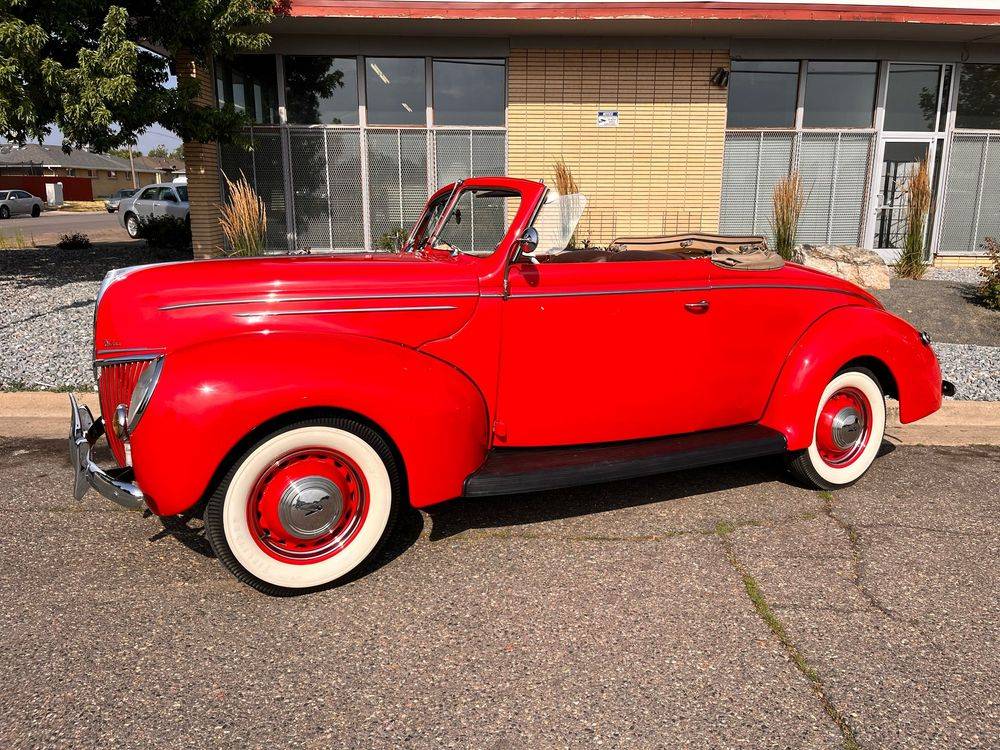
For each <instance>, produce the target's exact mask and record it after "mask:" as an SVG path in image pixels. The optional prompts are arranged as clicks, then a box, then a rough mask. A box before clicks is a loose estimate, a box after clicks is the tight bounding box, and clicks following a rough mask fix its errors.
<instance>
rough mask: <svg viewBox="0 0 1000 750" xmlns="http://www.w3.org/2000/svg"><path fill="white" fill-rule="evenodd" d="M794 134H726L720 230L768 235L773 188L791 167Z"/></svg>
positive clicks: (743, 132) (757, 132)
mask: <svg viewBox="0 0 1000 750" xmlns="http://www.w3.org/2000/svg"><path fill="white" fill-rule="evenodd" d="M794 140H795V134H794V133H768V132H763V131H754V132H748V131H737V132H730V133H727V134H726V146H725V152H724V155H723V162H722V203H721V206H720V208H721V212H720V217H719V227H720V230H721V231H722V232H727V233H733V234H743V233H750V234H763V235H766V236H768V237H770V236H771V219H772V217H773V215H774V212H773V210H772V204H771V196H772V194H773V192H774V186H775V184H776V183H777V182H778V180H780V179H781V178H782V177H784V176H786V175H787V174H788V172H789V170H790V169H791V166H792V157H793V146H794Z"/></svg>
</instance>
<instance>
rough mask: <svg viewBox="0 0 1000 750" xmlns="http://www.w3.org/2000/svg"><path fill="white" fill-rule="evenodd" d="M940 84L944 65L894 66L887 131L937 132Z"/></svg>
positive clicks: (887, 105) (886, 120)
mask: <svg viewBox="0 0 1000 750" xmlns="http://www.w3.org/2000/svg"><path fill="white" fill-rule="evenodd" d="M940 83H941V66H940V65H926V64H913V63H902V64H901V63H892V64H891V65H890V66H889V90H888V92H887V94H886V99H885V126H884V129H885V130H899V131H917V132H925V131H926V132H929V133H930V132H934V130H935V129H936V128H937V114H938V89H939V88H940Z"/></svg>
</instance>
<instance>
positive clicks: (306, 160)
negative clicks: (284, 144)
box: [288, 128, 365, 252]
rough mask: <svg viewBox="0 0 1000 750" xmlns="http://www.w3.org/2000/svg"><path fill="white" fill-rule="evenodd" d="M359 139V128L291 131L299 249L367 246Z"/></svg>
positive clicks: (290, 144) (339, 249) (343, 249)
mask: <svg viewBox="0 0 1000 750" xmlns="http://www.w3.org/2000/svg"><path fill="white" fill-rule="evenodd" d="M360 144H361V132H360V130H358V129H355V128H298V129H294V128H293V129H290V130H289V131H288V146H289V148H288V151H289V154H290V155H291V170H290V171H291V184H292V189H293V191H294V196H295V246H296V248H297V249H298V250H304V249H306V248H309V249H310V250H312V251H325V252H350V251H358V250H364V247H365V240H364V223H363V219H362V207H361V204H362V194H361V146H360Z"/></svg>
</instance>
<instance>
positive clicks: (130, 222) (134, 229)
mask: <svg viewBox="0 0 1000 750" xmlns="http://www.w3.org/2000/svg"><path fill="white" fill-rule="evenodd" d="M125 231H126V232H128V236H129V237H131V238H132V239H133V240H134V239H136V238H138V237H139V217H137V216H136V215H135V214H127V215H126V216H125Z"/></svg>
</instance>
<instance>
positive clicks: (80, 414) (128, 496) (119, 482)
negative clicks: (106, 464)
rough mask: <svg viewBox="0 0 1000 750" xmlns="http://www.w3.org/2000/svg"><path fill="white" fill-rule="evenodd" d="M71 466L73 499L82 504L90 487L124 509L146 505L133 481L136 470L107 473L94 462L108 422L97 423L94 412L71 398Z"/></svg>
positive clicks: (129, 469) (111, 470)
mask: <svg viewBox="0 0 1000 750" xmlns="http://www.w3.org/2000/svg"><path fill="white" fill-rule="evenodd" d="M69 405H70V426H69V462H70V464H71V465H72V466H73V497H75V498H76V499H77V500H80V499H81V498H82V497H83V496H84V495H85V494H86V492H87V485H90V486H91V487H93V488H94V489H95V490H97V491H98V492H100V493H101V494H102V495H104V497H106V498H107V499H108V500H111V501H113V502H116V503H118V504H119V505H121V506H122V507H123V508H128V509H129V510H138V509H140V508H142V507H143V505H144V504H145V498H144V497H143V494H142V490H140V489H139V486H138V485H137V484H135V483H134V482H133V481H132V479H133V475H132V469H131V468H130V467H126V468H123V469H110V470H108V471H105V470H104V469H102V468H101V467H100V466H98V465H97V464H95V463H94V462H93V461H91V460H90V449H91V448H93V447H94V444H95V443H96V442H97V441H98V440H100V439H101V436H102V435H103V434H104V418H103V417H98V418H97V421H96V422H95V421H94V417H93V415H92V414H91V413H90V409H89V408H87V407H86V406H81V405H80V404H79V403H77V400H76V398H75V397H74V396H73V394H72V393H71V394H69Z"/></svg>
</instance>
